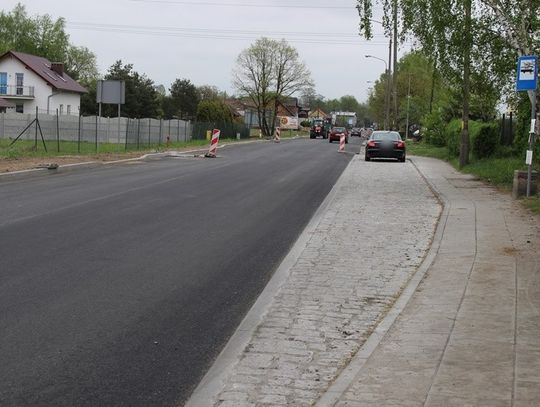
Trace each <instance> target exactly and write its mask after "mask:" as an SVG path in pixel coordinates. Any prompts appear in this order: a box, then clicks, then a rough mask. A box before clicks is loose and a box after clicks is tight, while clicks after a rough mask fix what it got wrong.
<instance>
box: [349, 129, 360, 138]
mask: <svg viewBox="0 0 540 407" xmlns="http://www.w3.org/2000/svg"><path fill="white" fill-rule="evenodd" d="M361 135H362V129H361V128H359V127H353V128H352V129H351V137H353V136H356V137H360V136H361Z"/></svg>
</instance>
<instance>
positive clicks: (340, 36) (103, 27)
mask: <svg viewBox="0 0 540 407" xmlns="http://www.w3.org/2000/svg"><path fill="white" fill-rule="evenodd" d="M67 26H68V27H70V28H72V29H77V30H87V31H94V32H113V33H122V34H139V35H152V36H163V37H184V38H198V39H218V40H255V39H257V38H260V37H261V36H266V37H269V38H273V39H281V38H285V37H286V39H287V41H289V42H292V43H304V44H327V45H360V44H369V45H387V43H386V40H385V41H384V42H380V41H369V42H366V41H365V40H362V39H360V37H359V36H358V35H356V34H350V33H320V32H317V33H315V32H291V31H281V32H280V31H275V32H271V31H251V30H227V29H208V28H179V27H162V26H138V25H119V24H105V23H84V22H71V21H68V22H67ZM313 37H314V38H313Z"/></svg>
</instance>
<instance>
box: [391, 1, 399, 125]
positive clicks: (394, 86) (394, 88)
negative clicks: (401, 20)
mask: <svg viewBox="0 0 540 407" xmlns="http://www.w3.org/2000/svg"><path fill="white" fill-rule="evenodd" d="M392 7H393V8H394V10H393V12H394V13H393V14H394V61H393V62H394V65H393V75H392V94H393V97H394V120H393V122H392V130H399V119H398V98H397V49H398V22H397V18H398V4H397V0H393V3H392Z"/></svg>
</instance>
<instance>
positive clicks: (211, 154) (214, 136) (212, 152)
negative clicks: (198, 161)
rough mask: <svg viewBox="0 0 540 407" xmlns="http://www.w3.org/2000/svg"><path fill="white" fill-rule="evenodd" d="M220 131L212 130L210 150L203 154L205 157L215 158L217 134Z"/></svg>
mask: <svg viewBox="0 0 540 407" xmlns="http://www.w3.org/2000/svg"><path fill="white" fill-rule="evenodd" d="M220 134H221V132H220V131H219V129H214V130H212V141H211V142H210V150H208V153H206V154H205V157H210V158H215V157H216V153H217V146H218V142H219V135H220Z"/></svg>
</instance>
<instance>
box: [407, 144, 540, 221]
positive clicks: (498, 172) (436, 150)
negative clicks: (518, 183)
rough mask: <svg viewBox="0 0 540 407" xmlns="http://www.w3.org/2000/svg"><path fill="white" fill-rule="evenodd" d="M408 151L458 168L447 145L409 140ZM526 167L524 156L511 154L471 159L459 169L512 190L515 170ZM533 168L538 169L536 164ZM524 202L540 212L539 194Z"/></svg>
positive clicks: (456, 161) (523, 201)
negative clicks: (500, 156) (504, 156)
mask: <svg viewBox="0 0 540 407" xmlns="http://www.w3.org/2000/svg"><path fill="white" fill-rule="evenodd" d="M407 152H408V153H409V154H413V155H420V156H424V157H432V158H438V159H441V160H445V161H447V162H449V163H450V164H451V165H452V166H453V167H454V168H456V169H458V164H459V161H458V159H457V158H455V157H450V156H449V154H448V149H447V148H446V147H435V146H431V145H429V144H426V143H422V142H420V143H413V142H409V143H408V144H407ZM526 169H527V166H526V165H525V160H524V159H523V158H522V157H515V156H509V157H506V158H486V159H482V160H475V159H471V162H470V164H468V165H466V166H465V167H464V168H462V169H461V170H459V171H461V172H463V173H466V174H471V175H474V176H476V177H478V178H480V179H482V180H484V181H487V182H489V183H490V184H493V185H495V186H497V187H499V188H501V189H504V190H506V191H510V190H511V189H512V183H513V179H514V170H526ZM533 169H535V170H536V168H534V166H533ZM522 203H523V204H524V205H525V206H526V207H527V208H529V209H531V210H533V211H534V212H538V213H540V198H539V197H538V196H534V197H530V198H526V199H523V200H522Z"/></svg>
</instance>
